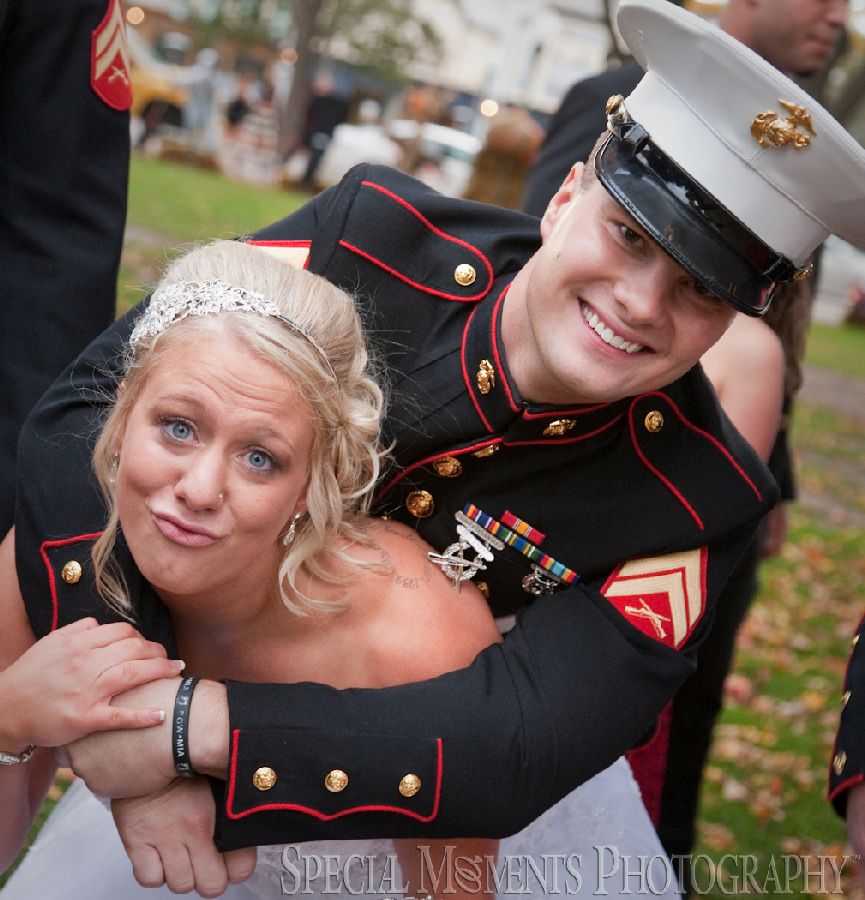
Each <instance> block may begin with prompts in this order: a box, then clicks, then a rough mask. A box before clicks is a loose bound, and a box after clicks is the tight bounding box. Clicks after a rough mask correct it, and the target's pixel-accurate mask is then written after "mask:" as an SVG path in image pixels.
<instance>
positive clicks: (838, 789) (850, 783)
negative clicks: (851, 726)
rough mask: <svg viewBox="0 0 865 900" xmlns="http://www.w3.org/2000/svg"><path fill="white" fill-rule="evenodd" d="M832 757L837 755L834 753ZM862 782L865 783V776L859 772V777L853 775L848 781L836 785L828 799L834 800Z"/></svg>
mask: <svg viewBox="0 0 865 900" xmlns="http://www.w3.org/2000/svg"><path fill="white" fill-rule="evenodd" d="M833 751H834V748H833ZM832 755H833V756H834V755H835V754H834V752H833V754H832ZM860 781H865V775H863V774H862V772H859V774H858V775H852V776H851V777H850V778H848V779H847V780H846V781H842V782H841V784H839V785H836V787H835V789H834V790H832V791H829V794H828V799H829V800H834V799H835V798H836V797H837V796H838V794H840V793H842V792H843V791H846V790H849V789H850V788H851V787H853V785H854V784H859V782H860Z"/></svg>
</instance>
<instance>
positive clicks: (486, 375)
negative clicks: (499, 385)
mask: <svg viewBox="0 0 865 900" xmlns="http://www.w3.org/2000/svg"><path fill="white" fill-rule="evenodd" d="M475 381H477V383H478V390H479V391H480V392H481V393H482V394H488V393H489V392H490V391H491V390H492V389H493V388H494V387H495V386H496V370H495V369H494V368H493V364H492V363H491V362H490V361H489V360H488V359H482V360H481V361H480V365H479V366H478V373H477V375H476V376H475Z"/></svg>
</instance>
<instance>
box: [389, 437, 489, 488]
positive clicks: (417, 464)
mask: <svg viewBox="0 0 865 900" xmlns="http://www.w3.org/2000/svg"><path fill="white" fill-rule="evenodd" d="M498 443H500V439H499V438H492V439H491V440H488V441H481V442H480V443H478V444H472V446H471V447H464V448H463V449H462V450H456V451H451V452H449V453H447V452H446V453H435V454H433V455H432V456H425V457H424V458H423V459H419V460H418V461H417V462H414V463H412V464H411V465H410V466H408V467H406V468H405V469H403V470H402V472H399V473H398V474H397V475H394V477H393V478H391V480H390V481H389V482H388V483H387V484H386V485H384V487H382V488H381V490H380V491H379V492H378V493H377V494H376V495H375V497H373V503H378V502H379V500H381V498H382V497H384V495H385V494H386V493H387V492H388V491H389V490H390V489H391V488H392V487H393V486H394V485H395V484H396V483H397V482H398V481H401V480H402V479H403V478H405V476H406V475H408V474H409V472H414V470H415V469H417V468H419V467H420V466H426V465H429V463H431V462H433V461H434V460H436V459H441V458H442V457H444V456H465V455H466V453H474V452H476V451H478V450H483V449H484V448H485V447H492V446H493V444H498Z"/></svg>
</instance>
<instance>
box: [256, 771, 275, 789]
mask: <svg viewBox="0 0 865 900" xmlns="http://www.w3.org/2000/svg"><path fill="white" fill-rule="evenodd" d="M275 784H276V772H274V771H273V769H271V768H270V766H262V767H261V768H259V769H256V770H255V771H254V772H253V773H252V786H253V787H254V788H255V789H256V790H259V791H269V790H270V789H271V788H272V787H273V786H274V785H275Z"/></svg>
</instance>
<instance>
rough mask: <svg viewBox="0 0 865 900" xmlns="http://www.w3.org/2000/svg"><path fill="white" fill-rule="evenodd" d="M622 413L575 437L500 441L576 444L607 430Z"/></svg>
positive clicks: (516, 444)
mask: <svg viewBox="0 0 865 900" xmlns="http://www.w3.org/2000/svg"><path fill="white" fill-rule="evenodd" d="M622 416H624V413H619V414H618V415H617V416H614V417H613V418H612V419H610V421H609V422H607V423H606V424H605V425H601V426H600V428H596V429H595V430H594V431H587V432H586V433H585V434H580V435H577V436H576V437H571V438H551V439H550V440H542V441H540V440H538V441H534V440H533V441H502V446H503V447H526V446H529V445H531V446H534V445H535V444H549V445H550V446H558V445H559V444H576V443H577V442H578V441H585V440H587V439H588V438H593V437H596V436H597V435H599V434H601V433H603V432H604V431H607V430H609V429H610V428H612V427H613V426H614V425H617V424H618V423H619V422H620V421H621V420H622Z"/></svg>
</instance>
